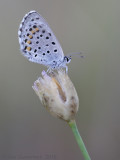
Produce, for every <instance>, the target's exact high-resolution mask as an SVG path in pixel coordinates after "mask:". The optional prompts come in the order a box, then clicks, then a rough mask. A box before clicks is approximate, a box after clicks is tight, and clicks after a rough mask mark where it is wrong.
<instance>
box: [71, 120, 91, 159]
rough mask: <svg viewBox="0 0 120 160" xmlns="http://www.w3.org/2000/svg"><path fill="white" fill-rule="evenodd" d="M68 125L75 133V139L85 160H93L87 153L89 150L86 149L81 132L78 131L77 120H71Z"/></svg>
mask: <svg viewBox="0 0 120 160" xmlns="http://www.w3.org/2000/svg"><path fill="white" fill-rule="evenodd" d="M68 124H69V126H70V128H71V129H72V131H73V134H74V136H75V139H76V141H77V143H78V146H79V147H80V150H81V152H82V154H83V157H84V159H85V160H91V158H90V156H89V154H88V152H87V149H86V147H85V145H84V142H83V140H82V137H81V136H80V134H79V131H78V129H77V125H76V122H75V120H71V121H70V122H68Z"/></svg>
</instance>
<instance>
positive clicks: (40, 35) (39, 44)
mask: <svg viewBox="0 0 120 160" xmlns="http://www.w3.org/2000/svg"><path fill="white" fill-rule="evenodd" d="M18 37H19V43H20V48H21V51H22V53H23V55H24V56H25V57H27V59H28V60H29V61H32V62H36V63H40V64H44V65H46V66H50V65H51V64H52V63H53V61H54V60H57V61H61V60H63V57H64V54H63V50H62V48H61V46H60V44H59V42H58V40H57V39H56V37H55V35H54V33H53V32H52V30H51V28H50V27H49V25H48V23H47V22H46V21H45V19H44V18H43V17H42V16H41V15H40V14H38V13H37V12H36V11H31V12H29V13H28V14H26V15H25V17H24V18H23V20H22V22H21V24H20V27H19V31H18Z"/></svg>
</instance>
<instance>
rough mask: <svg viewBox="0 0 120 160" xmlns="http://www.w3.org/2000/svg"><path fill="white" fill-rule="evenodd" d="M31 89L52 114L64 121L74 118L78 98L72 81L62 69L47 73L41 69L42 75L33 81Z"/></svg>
mask: <svg viewBox="0 0 120 160" xmlns="http://www.w3.org/2000/svg"><path fill="white" fill-rule="evenodd" d="M33 89H34V91H35V92H36V94H37V95H38V96H39V98H40V100H41V102H42V104H43V106H44V107H45V108H46V109H47V110H48V111H49V112H50V113H51V114H52V115H53V116H55V117H58V118H61V119H63V120H65V121H70V120H73V119H74V118H75V114H76V113H77V111H78V107H79V99H78V96H77V92H76V90H75V87H74V85H73V83H72V82H71V80H70V78H69V77H68V75H67V73H65V72H64V71H63V70H59V71H58V72H51V73H49V74H47V73H46V72H45V71H43V72H42V77H40V78H39V79H38V80H36V81H35V82H34V85H33Z"/></svg>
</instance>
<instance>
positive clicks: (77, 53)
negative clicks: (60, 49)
mask: <svg viewBox="0 0 120 160" xmlns="http://www.w3.org/2000/svg"><path fill="white" fill-rule="evenodd" d="M67 56H70V57H71V56H79V57H80V58H85V56H84V55H83V52H75V53H69V54H67Z"/></svg>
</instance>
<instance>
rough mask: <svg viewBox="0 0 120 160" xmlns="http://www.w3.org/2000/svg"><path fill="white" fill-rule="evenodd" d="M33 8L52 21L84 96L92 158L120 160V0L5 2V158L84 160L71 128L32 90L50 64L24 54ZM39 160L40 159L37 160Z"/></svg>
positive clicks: (0, 40) (1, 28) (1, 36)
mask: <svg viewBox="0 0 120 160" xmlns="http://www.w3.org/2000/svg"><path fill="white" fill-rule="evenodd" d="M30 10H36V11H37V12H39V13H40V14H41V15H42V16H43V17H44V18H45V19H46V20H47V22H48V23H49V24H50V26H51V28H52V30H53V31H54V33H55V35H56V37H57V38H58V40H59V42H60V44H61V45H62V48H63V51H64V53H65V54H67V53H71V52H79V51H83V52H84V53H85V56H86V58H85V59H80V58H78V57H73V59H72V62H71V63H70V64H69V76H70V78H71V80H72V81H73V83H74V85H75V87H76V90H77V92H78V95H79V99H80V108H79V112H78V114H77V116H76V121H77V125H78V129H79V131H80V133H81V136H82V138H83V140H84V142H85V144H86V147H87V149H88V152H89V154H90V156H91V158H92V160H93V159H94V160H115V159H117V160H118V159H119V157H120V1H119V0H114V1H113V0H101V1H98V0H91V1H89V0H74V1H73V0H4V1H2V0H1V1H0V160H4V159H10V158H11V159H12V160H14V159H23V158H24V159H25V160H26V159H33V160H36V159H37V160H38V159H41V160H46V159H49V160H53V159H55V160H61V159H62V160H67V159H68V160H73V159H81V160H82V159H83V157H82V155H81V152H80V150H79V148H78V146H77V143H76V141H75V139H74V137H73V134H72V131H71V130H70V128H69V126H68V125H67V124H66V123H65V122H63V121H62V120H59V119H56V118H54V117H52V116H51V115H50V114H49V113H48V112H47V111H46V110H45V109H44V108H43V106H42V105H41V103H40V101H39V99H38V97H37V96H36V94H35V93H34V91H33V89H32V85H33V83H34V81H35V80H36V79H37V78H38V77H39V76H40V75H41V71H42V70H43V69H46V67H44V66H42V65H40V64H35V63H30V62H29V61H28V60H27V59H26V58H25V57H23V56H22V55H21V53H20V50H19V43H18V37H17V32H18V27H19V24H20V22H21V20H22V18H23V16H24V15H25V14H26V13H27V12H29V11H30ZM32 156H33V157H32Z"/></svg>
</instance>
